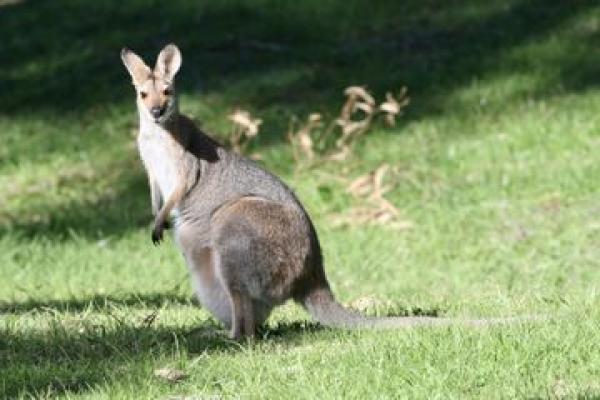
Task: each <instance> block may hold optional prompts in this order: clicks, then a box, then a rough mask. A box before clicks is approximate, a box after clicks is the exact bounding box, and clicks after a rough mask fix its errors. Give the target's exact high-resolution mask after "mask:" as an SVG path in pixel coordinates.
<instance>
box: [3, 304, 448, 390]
mask: <svg viewBox="0 0 600 400" xmlns="http://www.w3.org/2000/svg"><path fill="white" fill-rule="evenodd" d="M190 303H191V300H190V299H189V298H187V297H185V296H181V295H176V294H169V293H167V294H165V293H152V294H140V295H127V296H124V297H119V296H100V295H98V296H92V297H89V298H84V299H71V300H60V301H50V302H37V301H28V302H24V303H14V304H0V312H4V313H6V312H8V313H20V314H27V313H30V312H37V311H41V312H46V311H52V312H53V314H52V315H53V316H52V317H50V322H49V325H48V326H47V327H46V328H44V329H27V330H23V329H20V328H18V326H17V325H14V326H13V325H11V324H10V322H9V323H8V324H7V325H6V327H7V328H6V329H4V330H0V388H2V390H3V391H4V393H0V395H3V396H5V397H7V398H13V397H17V396H19V395H23V394H25V393H27V394H30V395H34V396H42V395H48V394H51V395H52V396H57V395H60V394H65V393H82V392H87V391H89V390H91V389H93V388H94V387H95V386H98V385H104V384H106V382H111V381H121V380H127V381H132V380H133V381H135V380H139V379H142V380H143V381H146V380H147V376H142V377H140V373H139V371H144V372H143V373H147V374H152V371H151V370H149V367H148V364H150V365H152V368H154V367H162V365H158V366H157V365H156V363H157V362H159V360H160V359H161V358H163V357H169V356H173V355H174V354H181V355H183V356H184V357H186V356H194V355H199V354H208V355H210V354H211V353H213V352H223V351H231V352H236V351H239V350H243V349H245V348H246V347H247V346H252V344H244V343H238V342H234V341H231V340H229V339H228V338H227V336H226V332H225V331H224V330H223V329H222V328H221V327H220V326H219V325H217V324H216V323H215V322H214V321H213V320H212V319H209V320H207V321H206V322H205V323H202V325H201V326H198V327H193V328H183V327H178V326H156V324H155V319H154V318H152V319H148V318H144V319H142V320H140V321H137V322H135V320H134V319H127V320H123V319H121V318H116V317H115V319H114V321H113V322H111V323H108V324H107V323H97V324H94V323H91V322H90V323H83V322H81V323H78V322H76V321H75V322H73V321H71V320H69V319H63V318H62V317H61V316H60V314H58V313H61V312H74V311H75V312H82V311H86V312H87V311H89V310H92V311H98V312H103V311H107V310H112V309H113V308H114V307H115V306H116V307H118V306H126V307H136V306H140V307H148V308H158V307H160V308H163V307H165V306H166V307H168V305H169V304H190ZM421 311H422V312H421V313H419V314H413V315H437V310H431V311H430V312H427V311H424V310H421ZM407 313H408V311H407V312H406V313H400V314H402V315H406V314H407ZM7 321H8V320H7ZM82 321H83V320H82ZM11 327H13V328H11ZM322 332H334V330H330V329H327V328H324V327H322V326H321V325H320V324H318V323H316V322H311V321H294V322H284V323H281V322H276V323H272V322H271V324H270V325H268V326H266V327H264V328H263V329H262V330H261V331H260V334H259V341H266V342H270V341H273V342H277V343H279V344H284V345H285V346H295V345H297V344H299V343H301V342H303V341H304V340H305V339H306V335H311V340H313V341H314V340H327V339H328V335H320V336H318V337H315V336H314V334H316V333H322ZM132 371H133V372H132Z"/></svg>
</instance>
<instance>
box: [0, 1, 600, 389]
mask: <svg viewBox="0 0 600 400" xmlns="http://www.w3.org/2000/svg"><path fill="white" fill-rule="evenodd" d="M196 3H197V2H187V1H173V2H169V3H166V2H158V1H151V2H148V1H141V0H138V1H122V2H109V1H96V2H80V1H75V0H73V1H69V0H64V1H61V2H60V3H59V2H56V1H50V0H46V1H36V2H30V1H20V2H19V1H16V2H2V1H0V35H1V36H2V38H3V40H2V46H0V60H2V61H1V62H0V76H1V77H2V78H0V139H1V140H0V143H1V146H0V193H1V196H0V398H56V397H59V398H94V399H101V398H106V399H109V398H110V399H113V398H126V399H129V398H131V399H141V398H158V399H168V398H171V399H201V398H208V399H217V398H241V399H253V398H273V399H280V398H307V399H314V398H318V399H322V398H357V399H362V398H411V399H412V398H427V399H430V398H461V399H462V398H484V399H489V398H582V399H588V398H589V399H593V398H600V346H599V345H598V344H599V343H600V329H599V328H600V323H599V321H600V189H599V188H600V184H599V183H600V133H599V132H600V85H599V84H600V78H599V76H600V67H599V66H600V6H598V5H597V2H594V1H585V0H578V1H570V2H566V1H565V2H558V1H556V2H549V1H542V0H503V1H500V0H498V1H495V0H494V1H480V0H466V1H462V2H455V1H434V0H424V1H423V0H420V1H417V0H407V1H391V0H390V1H378V2H374V1H370V2H369V1H360V0H346V1H334V0H319V1H317V0H304V1H301V2H300V1H299V2H278V1H275V0H257V1H249V0H228V1H220V2H204V3H205V4H200V5H198V4H196ZM167 4H168V5H167ZM169 41H174V42H176V43H177V44H178V45H179V46H180V48H181V49H182V52H183V58H184V62H183V67H182V71H181V78H180V80H179V87H180V89H181V91H182V92H183V94H182V98H181V103H182V106H181V108H182V111H183V112H184V113H187V114H189V115H191V116H193V117H194V118H197V119H198V120H201V121H202V124H203V126H204V127H205V128H206V129H208V130H209V131H213V132H217V134H216V135H217V136H220V137H221V138H224V137H225V136H226V134H227V133H228V132H229V130H230V127H229V124H228V122H227V119H226V116H227V114H228V113H229V112H231V110H233V109H234V108H235V107H236V106H241V107H244V108H246V109H249V110H251V111H252V112H253V113H254V114H255V115H257V116H259V117H261V118H262V119H263V120H264V122H263V125H262V132H261V134H260V135H259V136H258V138H257V140H256V141H255V142H254V143H253V144H252V145H251V148H250V149H249V152H259V153H260V154H261V155H262V158H263V160H262V161H261V162H263V163H264V164H265V165H266V166H267V167H268V168H269V169H271V170H272V171H274V172H276V173H277V174H279V175H280V176H282V177H283V178H284V180H285V181H286V182H288V183H289V184H290V185H291V186H292V187H293V188H294V189H295V191H296V192H297V194H298V196H299V197H300V199H301V200H302V201H303V202H304V203H305V205H306V207H307V209H308V210H309V212H310V214H311V216H312V217H313V220H314V222H315V225H316V227H317V230H318V233H319V236H320V240H321V243H322V247H323V249H324V256H325V264H326V270H327V272H328V276H329V279H330V281H331V283H332V285H333V289H334V291H335V293H336V294H337V295H338V297H339V299H340V300H341V301H342V302H344V303H352V302H353V301H355V300H356V299H362V298H365V297H367V298H374V299H376V300H375V301H371V305H370V307H368V308H367V310H366V312H367V313H369V314H381V315H384V314H385V315H411V314H433V315H439V316H444V317H471V316H472V317H497V316H517V315H529V314H539V315H546V316H549V317H550V318H549V319H548V320H547V321H543V322H535V323H524V324H518V325H512V326H502V327H490V328H480V329H476V328H468V327H464V326H460V325H457V326H451V327H444V328H439V327H438V328H418V329H406V330H397V331H352V332H350V331H343V330H328V329H324V328H322V327H320V326H318V325H316V324H314V323H312V322H310V320H309V318H308V315H307V314H305V313H304V311H303V310H302V309H301V308H299V307H297V306H295V305H293V304H289V305H286V306H284V307H281V308H280V309H278V310H277V311H276V312H275V313H274V314H273V316H272V317H271V318H270V319H269V321H268V326H267V327H266V329H265V331H264V334H263V337H262V338H261V339H259V340H256V341H254V342H248V343H237V342H232V341H230V340H228V339H227V338H226V335H225V333H224V332H223V331H222V330H221V328H220V327H219V325H218V324H217V323H216V322H214V320H213V319H212V318H211V317H210V315H209V314H208V313H207V312H206V311H204V310H202V309H201V308H199V307H198V306H197V305H196V304H195V302H194V301H193V300H192V292H191V289H190V286H189V283H188V280H187V276H186V268H185V266H184V263H183V260H182V258H181V256H180V255H179V253H178V251H177V249H176V248H175V247H174V243H173V240H172V239H171V238H170V237H169V238H167V240H166V241H165V243H164V244H163V245H162V246H160V247H158V248H155V247H154V246H152V243H151V240H150V223H151V213H150V205H149V198H148V193H147V192H148V190H147V187H146V180H145V176H144V173H143V171H142V168H141V163H140V162H139V159H138V156H137V152H136V149H135V145H134V133H133V130H134V129H135V127H136V111H135V105H134V95H133V89H132V88H131V86H130V78H129V77H128V75H127V74H126V72H125V70H124V68H123V66H122V64H121V61H120V59H119V50H120V48H121V47H123V46H125V45H126V46H129V47H131V48H132V49H134V50H136V51H137V52H139V53H140V54H141V55H143V56H144V57H146V59H147V60H153V59H154V57H155V56H156V54H157V52H158V50H159V49H160V48H161V46H162V45H164V44H165V43H167V42H169ZM351 84H361V85H367V86H368V87H369V89H370V90H371V91H372V92H373V93H374V94H375V95H376V97H377V98H378V100H381V99H383V97H384V94H385V92H386V91H387V90H393V91H397V90H398V89H399V88H400V87H402V86H404V85H406V86H407V87H408V89H409V93H410V96H411V99H412V102H411V105H410V106H409V107H408V108H407V109H406V111H405V114H404V115H403V116H402V117H401V119H400V120H399V121H398V122H399V123H398V124H397V126H396V127H395V128H393V129H387V128H384V127H383V126H379V125H377V126H375V128H374V129H373V130H372V131H371V132H369V133H368V134H367V135H366V136H365V137H364V138H362V139H361V140H360V141H359V142H358V143H357V144H356V147H355V149H354V152H353V155H352V156H351V157H350V158H348V159H346V160H345V161H343V162H334V161H328V162H324V163H321V164H319V165H318V167H313V168H298V167H297V165H295V163H294V161H293V157H292V152H291V150H290V146H289V144H288V143H287V142H286V139H285V138H286V130H287V126H288V123H289V120H290V118H291V117H292V116H298V117H299V118H305V116H306V115H307V114H308V113H309V112H312V111H320V112H322V113H323V114H324V115H325V116H326V117H327V118H333V117H335V115H336V113H337V112H338V110H339V107H340V105H341V103H342V101H343V97H342V91H343V89H344V88H345V87H346V86H348V85H351ZM219 132H220V134H219ZM383 163H388V164H390V166H391V167H392V169H393V171H394V172H393V173H391V174H389V175H387V178H386V184H387V185H389V186H390V187H392V190H391V191H390V192H389V193H388V194H387V195H386V197H387V198H388V199H389V200H390V201H391V202H392V203H393V204H394V205H395V206H396V207H397V208H398V209H399V210H400V214H401V218H402V219H403V220H405V221H408V222H410V228H409V229H405V230H395V229H392V228H390V227H386V226H381V225H353V226H345V227H344V226H336V225H335V224H333V222H332V221H333V217H332V216H335V215H339V214H344V213H347V212H349V211H350V210H352V209H353V208H355V207H359V206H361V203H360V200H357V199H355V198H354V197H353V196H351V195H350V194H348V193H347V191H346V185H347V183H346V182H347V181H350V180H352V179H355V178H356V177H358V176H360V175H363V174H365V173H368V172H369V171H372V170H374V169H375V168H377V167H378V166H379V165H381V164H383ZM161 368H170V369H176V370H181V371H183V372H184V373H185V374H186V377H185V378H184V379H182V380H180V381H179V382H170V381H168V380H165V379H162V378H160V377H157V376H155V370H158V369H161Z"/></svg>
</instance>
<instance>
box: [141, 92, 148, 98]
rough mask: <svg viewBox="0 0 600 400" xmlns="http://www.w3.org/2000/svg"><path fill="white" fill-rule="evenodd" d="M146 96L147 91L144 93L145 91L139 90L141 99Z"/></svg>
mask: <svg viewBox="0 0 600 400" xmlns="http://www.w3.org/2000/svg"><path fill="white" fill-rule="evenodd" d="M146 96H148V93H146V92H140V97H141V98H142V99H145V98H146Z"/></svg>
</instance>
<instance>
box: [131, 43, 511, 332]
mask: <svg viewBox="0 0 600 400" xmlns="http://www.w3.org/2000/svg"><path fill="white" fill-rule="evenodd" d="M121 58H122V60H123V63H124V64H125V67H126V68H127V70H128V71H129V73H130V74H131V77H132V78H133V85H134V87H135V90H136V95H137V108H138V112H139V120H140V125H139V134H138V137H137V145H138V149H139V152H140V156H141V159H142V162H143V164H144V167H145V169H146V172H147V174H148V180H149V184H150V198H151V203H152V212H153V214H154V216H155V220H154V229H153V230H152V241H153V242H154V244H158V243H160V241H161V240H162V237H163V231H164V230H165V229H166V227H167V223H168V218H169V217H170V216H172V217H173V221H174V231H175V240H176V242H177V244H178V246H179V248H180V250H181V251H182V253H183V256H184V258H185V260H186V263H187V266H188V269H189V272H190V275H191V278H192V282H193V286H194V289H195V293H196V295H197V297H198V299H199V301H200V303H201V304H202V306H204V307H205V308H206V309H207V310H209V311H210V312H211V313H212V314H213V315H214V316H215V317H216V318H217V319H218V320H219V321H221V322H222V323H223V324H224V325H225V326H226V327H227V328H228V329H229V330H230V336H231V337H232V338H240V337H243V336H253V335H254V334H255V331H256V328H257V327H258V326H260V325H261V324H263V323H264V322H265V320H266V319H267V317H268V316H269V314H270V313H271V310H272V309H273V308H274V307H275V306H278V305H281V304H282V303H284V302H285V301H287V300H288V299H294V300H295V301H296V302H298V303H300V304H302V305H303V306H304V307H305V308H306V310H308V312H309V313H310V314H311V315H312V316H313V317H314V318H315V319H316V320H317V321H319V322H320V323H322V324H324V325H326V326H332V327H344V328H355V327H358V328H360V327H384V328H385V327H405V326H417V325H434V324H448V323H452V322H460V323H467V324H471V325H483V324H489V323H494V322H499V323H504V322H509V321H510V319H502V318H500V319H489V320H452V319H444V318H434V317H386V318H376V317H366V316H363V315H361V314H359V313H356V312H353V311H350V310H348V309H346V308H344V307H343V306H342V305H340V304H339V303H338V302H337V301H336V300H335V298H334V295H333V294H332V291H331V289H330V287H329V283H328V281H327V278H326V276H325V272H324V270H323V260H322V256H321V248H320V246H319V240H318V238H317V233H316V232H315V228H314V226H313V224H312V222H311V220H310V218H309V216H308V214H307V213H306V211H305V209H304V208H303V206H302V204H301V203H300V202H299V201H298V199H297V198H296V196H295V195H294V193H293V192H292V190H290V189H289V188H288V187H287V186H286V185H285V184H284V183H283V182H282V181H281V180H279V178H277V177H276V176H274V175H272V174H271V173H269V172H267V171H266V170H264V169H263V168H262V167H260V166H259V165H257V164H256V163H254V162H253V161H251V160H248V159H246V158H244V157H242V156H240V155H238V154H236V153H233V152H230V151H228V150H226V149H225V148H223V147H222V146H220V145H219V144H218V143H217V142H216V141H214V140H213V139H211V138H210V137H208V136H207V135H206V134H205V133H204V132H202V131H201V130H200V129H198V128H197V127H196V126H195V125H194V123H193V122H192V121H191V120H190V119H188V118H187V117H185V116H183V115H181V114H179V110H178V104H177V97H176V92H175V86H174V78H175V75H176V74H177V71H178V70H179V68H180V66H181V61H182V58H181V53H180V51H179V49H178V48H177V47H176V46H175V45H174V44H170V45H167V46H166V47H165V48H163V49H162V51H161V52H160V54H159V55H158V59H157V61H156V65H155V67H154V69H151V68H149V67H148V66H147V65H146V64H145V63H144V62H143V61H142V59H141V58H140V57H139V56H137V55H136V54H134V53H133V52H132V51H131V50H129V49H127V48H124V49H123V50H122V51H121Z"/></svg>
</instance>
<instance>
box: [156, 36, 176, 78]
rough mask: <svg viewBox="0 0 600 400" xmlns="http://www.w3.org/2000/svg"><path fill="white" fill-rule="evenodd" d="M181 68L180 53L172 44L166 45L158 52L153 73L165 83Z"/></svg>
mask: <svg viewBox="0 0 600 400" xmlns="http://www.w3.org/2000/svg"><path fill="white" fill-rule="evenodd" d="M179 67H181V52H180V51H179V49H178V48H177V46H175V45H174V44H168V45H166V46H165V48H164V49H162V50H161V51H160V54H159V55H158V59H157V60H156V66H155V67H154V73H155V74H158V75H161V76H162V77H163V78H164V79H166V80H167V81H172V80H173V78H174V77H175V74H176V73H177V71H179Z"/></svg>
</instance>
